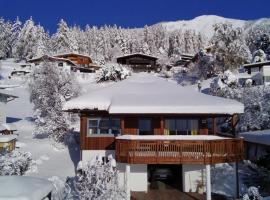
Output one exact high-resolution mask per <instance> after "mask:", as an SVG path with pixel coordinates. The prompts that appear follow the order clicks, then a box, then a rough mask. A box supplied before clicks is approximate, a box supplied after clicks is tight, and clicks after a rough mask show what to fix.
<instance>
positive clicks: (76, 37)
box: [0, 16, 270, 67]
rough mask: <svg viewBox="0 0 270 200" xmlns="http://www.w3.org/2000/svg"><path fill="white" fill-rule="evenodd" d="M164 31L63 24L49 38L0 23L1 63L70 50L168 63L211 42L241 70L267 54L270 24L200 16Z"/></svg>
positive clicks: (30, 27)
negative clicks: (151, 58) (256, 54)
mask: <svg viewBox="0 0 270 200" xmlns="http://www.w3.org/2000/svg"><path fill="white" fill-rule="evenodd" d="M198 22H200V23H199V25H198ZM222 24H226V25H225V26H224V25H222ZM230 24H231V26H230ZM168 27H170V26H169V25H168V23H160V24H156V25H153V26H145V27H144V28H138V29H125V28H121V27H117V26H116V25H115V26H102V27H95V26H93V27H91V26H89V25H87V26H86V27H84V28H81V27H78V26H68V24H67V23H66V22H65V21H64V20H61V21H60V22H59V23H58V29H57V31H56V32H55V33H51V34H49V33H48V32H46V30H45V29H44V28H43V27H42V26H41V25H37V24H36V23H34V20H33V19H32V18H30V19H28V20H27V21H26V22H25V23H22V22H20V20H19V19H17V20H16V21H15V22H11V21H5V20H4V19H2V18H1V19H0V41H1V42H0V58H7V57H16V58H19V59H29V58H33V57H36V56H39V55H42V54H45V53H46V54H55V53H62V52H70V51H72V52H78V53H83V54H88V55H91V57H92V58H93V59H94V60H95V61H97V62H104V61H105V62H111V61H114V59H115V57H117V56H119V55H122V54H130V53H134V52H141V53H145V54H152V55H156V56H158V57H159V58H160V59H161V60H168V59H175V58H177V57H179V55H180V54H181V53H188V54H194V53H196V52H198V51H199V50H200V49H202V48H204V47H205V46H207V45H209V44H210V43H214V44H215V45H216V46H217V49H216V51H217V52H218V54H219V55H220V56H219V58H223V59H225V58H226V60H227V59H228V57H226V55H227V54H226V52H225V57H224V56H223V53H224V52H223V48H225V49H226V48H227V53H230V54H231V55H234V56H236V58H235V59H234V60H230V59H229V60H230V61H231V62H229V63H228V64H230V65H231V64H232V65H234V64H236V65H239V64H241V63H238V61H239V60H240V61H241V62H249V61H250V55H251V54H252V53H253V52H255V51H256V50H258V49H262V50H263V51H264V52H265V53H266V54H268V53H269V52H268V51H269V32H270V28H269V27H270V26H269V20H258V21H252V22H251V21H241V20H229V19H226V18H221V17H217V16H211V17H210V16H208V17H207V16H201V17H199V18H196V19H194V20H191V21H185V23H182V22H181V23H175V24H174V28H168ZM199 27H201V28H200V29H198V28H199ZM205 27H208V28H207V29H206V28H205ZM234 34H236V35H235V36H234ZM221 36H223V37H221ZM236 50H238V51H236ZM235 62H237V63H235ZM232 67H236V66H232ZM237 67H238V66H237Z"/></svg>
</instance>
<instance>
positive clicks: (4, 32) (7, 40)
mask: <svg viewBox="0 0 270 200" xmlns="http://www.w3.org/2000/svg"><path fill="white" fill-rule="evenodd" d="M11 28H12V25H11V24H10V23H9V22H5V20H4V19H3V18H0V59H3V58H7V57H10V54H11V50H10V46H11Z"/></svg>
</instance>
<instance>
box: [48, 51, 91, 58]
mask: <svg viewBox="0 0 270 200" xmlns="http://www.w3.org/2000/svg"><path fill="white" fill-rule="evenodd" d="M69 55H75V56H81V57H86V58H90V59H91V57H90V56H89V55H85V54H80V53H73V52H66V53H59V54H55V55H53V56H54V57H62V56H69Z"/></svg>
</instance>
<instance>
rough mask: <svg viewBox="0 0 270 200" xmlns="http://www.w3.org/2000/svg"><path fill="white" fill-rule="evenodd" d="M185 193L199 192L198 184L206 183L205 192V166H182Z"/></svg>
mask: <svg viewBox="0 0 270 200" xmlns="http://www.w3.org/2000/svg"><path fill="white" fill-rule="evenodd" d="M182 178H183V191H184V192H199V191H198V189H199V188H198V182H202V183H204V188H203V191H205V179H206V178H205V165H182Z"/></svg>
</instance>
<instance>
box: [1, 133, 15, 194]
mask: <svg viewBox="0 0 270 200" xmlns="http://www.w3.org/2000/svg"><path fill="white" fill-rule="evenodd" d="M16 138H17V135H0V142H2V143H3V142H10V141H12V140H15V139H16ZM0 183H1V182H0ZM0 196H1V195H0ZM0 199H1V198H0Z"/></svg>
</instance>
